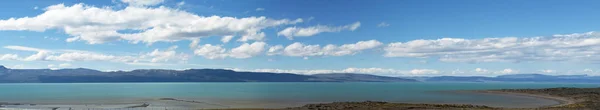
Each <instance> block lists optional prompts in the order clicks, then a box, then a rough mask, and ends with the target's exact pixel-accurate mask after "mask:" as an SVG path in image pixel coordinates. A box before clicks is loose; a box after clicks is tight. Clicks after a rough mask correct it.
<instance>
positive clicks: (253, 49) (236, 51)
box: [229, 42, 267, 58]
mask: <svg viewBox="0 0 600 110" xmlns="http://www.w3.org/2000/svg"><path fill="white" fill-rule="evenodd" d="M266 45H267V44H266V43H265V42H254V43H252V44H248V43H244V44H242V45H240V46H239V47H236V48H233V49H231V52H230V53H229V54H230V56H231V57H233V58H250V57H252V56H256V55H259V54H261V53H262V52H263V51H264V50H265V46H266Z"/></svg>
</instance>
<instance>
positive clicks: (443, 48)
mask: <svg viewBox="0 0 600 110" xmlns="http://www.w3.org/2000/svg"><path fill="white" fill-rule="evenodd" d="M384 50H385V54H384V56H386V57H413V58H427V57H433V58H439V60H440V61H445V62H522V61H583V62H589V61H600V34H598V33H596V32H588V33H582V34H570V35H553V36H550V37H531V38H516V37H504V38H484V39H461V38H442V39H437V40H413V41H408V42H396V43H390V44H388V45H387V47H385V48H384Z"/></svg>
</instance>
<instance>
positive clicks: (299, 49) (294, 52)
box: [267, 40, 383, 57]
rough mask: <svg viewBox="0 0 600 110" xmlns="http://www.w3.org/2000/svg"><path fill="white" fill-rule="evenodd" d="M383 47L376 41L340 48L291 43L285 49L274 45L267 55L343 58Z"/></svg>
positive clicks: (329, 45)
mask: <svg viewBox="0 0 600 110" xmlns="http://www.w3.org/2000/svg"><path fill="white" fill-rule="evenodd" d="M381 45H383V43H381V42H379V41H377V40H368V41H359V42H357V43H354V44H344V45H341V46H337V45H332V44H328V45H325V46H323V47H321V46H320V45H305V44H302V43H299V42H295V43H292V44H290V45H288V46H286V47H285V48H283V46H282V45H275V46H272V47H270V48H269V51H268V52H267V55H285V56H294V57H310V56H345V55H354V54H356V53H359V52H361V51H363V50H367V49H373V48H376V47H379V46H381Z"/></svg>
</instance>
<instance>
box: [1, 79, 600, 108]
mask: <svg viewBox="0 0 600 110" xmlns="http://www.w3.org/2000/svg"><path fill="white" fill-rule="evenodd" d="M552 87H600V85H597V84H562V83H561V84H559V83H50V84H48V83H27V84H0V102H45V101H46V102H85V101H90V102H93V101H98V100H103V101H106V100H141V99H157V98H185V99H202V100H209V101H211V100H212V101H215V102H219V101H220V102H221V103H225V102H235V101H253V102H257V103H258V102H265V103H267V102H279V103H282V102H331V101H365V100H374V101H390V102H408V103H471V104H472V103H474V104H483V105H498V106H504V105H510V104H520V103H527V104H536V103H546V104H548V103H551V102H542V101H540V100H539V99H532V98H523V97H506V96H499V95H489V94H487V95H486V94H461V93H452V92H441V91H453V90H486V89H509V88H512V89H518V88H552ZM506 100H518V101H516V102H515V101H512V102H511V101H509V102H507V101H506ZM519 101H521V102H519ZM532 106H533V105H532Z"/></svg>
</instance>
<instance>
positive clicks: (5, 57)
mask: <svg viewBox="0 0 600 110" xmlns="http://www.w3.org/2000/svg"><path fill="white" fill-rule="evenodd" d="M18 59H19V55H16V54H0V60H18Z"/></svg>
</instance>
